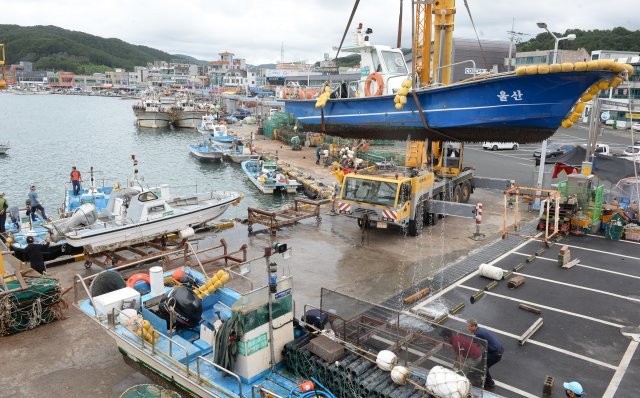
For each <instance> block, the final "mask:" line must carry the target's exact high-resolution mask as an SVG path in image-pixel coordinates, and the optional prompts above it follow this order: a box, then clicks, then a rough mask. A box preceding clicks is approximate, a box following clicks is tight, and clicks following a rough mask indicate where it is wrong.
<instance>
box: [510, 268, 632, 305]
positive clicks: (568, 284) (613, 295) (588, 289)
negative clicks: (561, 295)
mask: <svg viewBox="0 0 640 398" xmlns="http://www.w3.org/2000/svg"><path fill="white" fill-rule="evenodd" d="M513 274H514V275H522V276H526V277H527V278H532V279H538V280H541V281H544V282H549V283H554V284H556V285H562V286H568V287H573V288H575V289H580V290H587V291H590V292H594V293H600V294H604V295H606V296H611V297H615V298H620V299H623V300H628V301H633V302H634V303H640V299H637V298H633V297H627V296H623V295H621V294H616V293H611V292H607V291H606V290H598V289H592V288H590V287H584V286H579V285H574V284H572V283H565V282H560V281H556V280H553V279H548V278H541V277H539V276H534V275H531V274H523V273H520V272H514V273H513Z"/></svg>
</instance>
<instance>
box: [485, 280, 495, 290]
mask: <svg viewBox="0 0 640 398" xmlns="http://www.w3.org/2000/svg"><path fill="white" fill-rule="evenodd" d="M496 286H498V281H493V282H491V283H489V284H488V285H487V286H485V287H484V290H491V289H493V288H494V287H496Z"/></svg>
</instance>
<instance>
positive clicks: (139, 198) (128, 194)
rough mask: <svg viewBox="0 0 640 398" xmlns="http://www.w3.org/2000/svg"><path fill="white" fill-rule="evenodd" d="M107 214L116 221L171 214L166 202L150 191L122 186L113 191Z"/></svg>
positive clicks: (147, 219) (137, 220)
mask: <svg viewBox="0 0 640 398" xmlns="http://www.w3.org/2000/svg"><path fill="white" fill-rule="evenodd" d="M106 211H107V214H108V215H111V216H113V218H114V220H115V221H116V222H118V221H119V222H124V221H130V222H135V223H138V222H145V221H152V220H157V219H160V218H163V217H166V216H169V215H171V214H173V209H172V208H171V206H169V205H168V204H167V202H166V201H165V200H164V199H162V198H160V197H158V195H156V194H155V193H154V192H151V191H139V190H136V189H133V188H123V189H119V190H116V191H113V192H112V194H111V197H110V198H109V204H108V205H107V209H106Z"/></svg>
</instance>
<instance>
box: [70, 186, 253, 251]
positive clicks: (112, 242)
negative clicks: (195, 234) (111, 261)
mask: <svg viewBox="0 0 640 398" xmlns="http://www.w3.org/2000/svg"><path fill="white" fill-rule="evenodd" d="M239 198H240V196H239V195H238V194H227V196H226V197H225V198H222V199H211V200H210V201H209V204H208V205H207V206H204V205H203V206H202V208H201V209H198V210H193V211H189V212H185V213H181V214H176V215H173V216H169V217H165V218H161V219H157V220H151V221H146V222H143V223H132V224H126V225H122V226H119V227H111V228H107V227H102V226H101V225H100V224H101V223H98V225H97V227H95V228H85V229H82V230H79V231H75V232H73V233H68V234H65V237H64V238H65V239H66V241H67V243H68V244H69V245H71V246H74V247H84V249H85V251H86V252H89V253H95V252H99V251H103V250H113V249H117V248H120V247H123V246H128V245H131V244H134V243H141V242H146V241H149V240H152V239H154V238H156V237H158V236H161V235H166V234H169V233H172V232H176V231H181V230H183V229H185V228H188V227H192V226H196V225H201V224H204V223H206V222H208V221H211V220H214V219H216V218H218V217H220V216H221V215H222V214H223V213H224V212H225V211H226V210H227V208H229V206H230V205H231V203H233V202H234V201H236V200H238V199H239ZM205 202H206V201H205Z"/></svg>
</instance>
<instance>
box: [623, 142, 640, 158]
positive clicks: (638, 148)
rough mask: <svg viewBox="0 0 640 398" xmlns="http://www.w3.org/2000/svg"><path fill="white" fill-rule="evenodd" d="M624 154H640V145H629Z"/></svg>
mask: <svg viewBox="0 0 640 398" xmlns="http://www.w3.org/2000/svg"><path fill="white" fill-rule="evenodd" d="M622 155H624V156H640V145H629V146H628V147H626V148H625V150H624V151H623V152H622Z"/></svg>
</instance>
